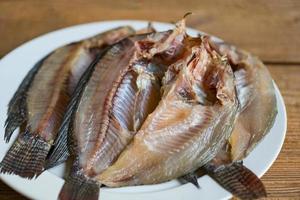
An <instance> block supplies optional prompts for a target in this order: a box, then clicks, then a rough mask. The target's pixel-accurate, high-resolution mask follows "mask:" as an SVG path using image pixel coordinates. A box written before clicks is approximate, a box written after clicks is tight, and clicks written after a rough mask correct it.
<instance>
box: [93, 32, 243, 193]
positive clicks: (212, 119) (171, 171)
mask: <svg viewBox="0 0 300 200" xmlns="http://www.w3.org/2000/svg"><path fill="white" fill-rule="evenodd" d="M168 84H171V86H169V87H167V88H168V89H167V90H166V91H164V94H163V98H162V99H161V101H160V102H159V104H158V106H157V107H156V109H155V110H154V112H153V113H151V114H150V115H149V116H148V117H147V118H146V120H145V122H144V123H143V125H142V127H141V129H140V130H139V131H138V132H137V134H136V135H135V136H134V139H133V141H132V142H131V144H129V145H128V146H127V147H126V149H125V150H124V151H123V152H122V153H121V155H120V156H119V158H118V159H117V161H116V162H115V163H114V164H113V165H112V166H110V167H109V168H107V169H106V170H105V171H104V172H103V173H101V174H100V175H99V176H98V177H97V179H98V180H99V181H100V182H101V183H102V184H105V185H106V186H109V187H121V186H129V185H141V184H156V183H161V182H165V181H168V180H171V179H174V178H178V177H180V176H182V175H184V174H186V173H189V172H191V171H193V170H195V169H197V168H198V167H200V166H202V165H204V164H206V163H207V162H208V161H209V160H210V159H212V158H213V157H214V156H215V155H216V153H217V152H218V150H219V149H220V148H221V147H222V146H223V145H224V143H225V141H226V139H228V137H229V136H230V133H231V131H232V128H233V122H234V120H235V116H236V112H237V109H238V101H237V98H236V94H235V88H234V77H233V72H232V70H231V67H230V66H229V64H228V62H227V59H226V57H221V56H220V55H219V54H217V52H215V51H213V50H212V49H211V48H210V46H209V43H208V41H207V39H205V38H203V39H202V42H201V44H200V46H197V45H196V46H194V47H193V48H192V53H191V54H190V56H187V57H186V60H185V64H184V65H183V67H182V69H181V70H180V71H179V73H178V75H177V76H176V78H175V79H173V81H169V82H168Z"/></svg>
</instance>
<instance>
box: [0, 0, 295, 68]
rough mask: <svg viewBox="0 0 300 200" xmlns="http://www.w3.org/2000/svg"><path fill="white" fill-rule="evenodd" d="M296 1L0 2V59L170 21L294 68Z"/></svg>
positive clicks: (82, 0)
mask: <svg viewBox="0 0 300 200" xmlns="http://www.w3.org/2000/svg"><path fill="white" fill-rule="evenodd" d="M299 10H300V1H298V0H285V1H279V0H275V1H272V2H270V1H268V0H252V1H247V0H242V1H240V0H233V1H230V3H229V1H224V0H216V1H211V0H202V1H198V0H177V1H163V0H151V1H146V0H129V1H118V0H115V1H112V0H111V1H104V0H89V1H87V0H74V1H72V2H70V1H68V0H52V1H36V0H26V1H25V0H24V1H18V0H1V2H0V35H1V38H2V39H5V42H1V45H0V55H2V56H3V55H4V54H6V53H8V52H9V51H10V50H12V49H13V48H15V47H17V46H18V45H20V44H21V43H23V42H25V41H28V40H29V39H32V38H34V37H36V36H38V35H41V34H43V33H47V32H49V31H52V30H56V29H59V28H63V27H66V26H70V25H75V24H80V23H86V22H92V21H101V20H113V19H142V20H156V21H165V22H170V21H176V20H178V19H180V18H181V17H182V16H183V15H184V14H185V13H186V12H189V11H191V12H193V13H194V15H193V16H191V17H190V19H189V21H188V25H189V26H191V27H194V28H197V29H200V30H202V31H205V32H208V33H211V34H214V35H216V36H219V37H221V38H223V39H225V40H226V41H228V42H232V43H234V44H237V45H238V46H240V47H242V48H245V49H247V50H249V51H251V52H253V53H254V54H256V55H258V56H259V57H260V58H262V59H263V60H264V61H268V62H277V61H280V62H296V63H299V62H300V52H299V49H298V48H299V46H300V40H299V35H300V28H299V27H300V12H299Z"/></svg>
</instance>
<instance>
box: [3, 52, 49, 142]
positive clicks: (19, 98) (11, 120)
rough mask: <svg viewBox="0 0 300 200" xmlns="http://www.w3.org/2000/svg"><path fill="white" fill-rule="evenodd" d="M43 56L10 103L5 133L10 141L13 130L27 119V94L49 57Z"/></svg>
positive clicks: (6, 138) (5, 137)
mask: <svg viewBox="0 0 300 200" xmlns="http://www.w3.org/2000/svg"><path fill="white" fill-rule="evenodd" d="M47 57H48V56H46V57H45V58H43V59H42V60H40V61H39V62H37V63H36V64H35V65H34V66H33V68H32V69H31V70H30V71H29V72H28V74H27V75H26V76H25V78H24V79H23V81H22V83H21V84H20V86H19V88H18V89H17V91H16V92H15V94H14V96H13V97H12V99H11V100H10V102H9V104H8V111H7V119H6V121H5V135H4V139H5V141H6V142H9V140H10V138H11V136H12V134H13V132H14V131H15V129H16V128H18V127H20V126H21V125H22V124H23V123H24V122H26V119H27V107H26V103H27V102H26V101H27V98H26V95H27V91H28V89H29V88H30V85H31V83H32V81H33V79H34V76H35V75H36V73H37V72H38V70H39V69H40V67H41V66H42V64H43V61H44V60H45V59H46V58H47Z"/></svg>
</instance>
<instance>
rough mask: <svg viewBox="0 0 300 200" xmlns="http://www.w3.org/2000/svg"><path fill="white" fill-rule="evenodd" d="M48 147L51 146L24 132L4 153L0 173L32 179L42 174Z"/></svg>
mask: <svg viewBox="0 0 300 200" xmlns="http://www.w3.org/2000/svg"><path fill="white" fill-rule="evenodd" d="M50 147H51V144H49V143H47V142H46V141H44V140H43V139H42V138H40V137H38V136H35V135H33V134H31V133H30V132H28V131H26V132H25V133H22V134H20V135H19V136H18V138H17V140H16V141H15V142H14V144H13V145H12V146H11V148H10V149H9V151H8V152H7V153H6V155H5V157H4V158H3V160H2V162H1V163H0V172H1V173H8V174H16V175H19V176H21V177H24V178H29V179H31V178H34V177H35V176H38V175H40V174H41V173H42V172H43V170H44V163H45V159H46V156H47V154H48V152H49V150H50Z"/></svg>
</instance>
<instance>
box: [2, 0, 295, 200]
mask: <svg viewBox="0 0 300 200" xmlns="http://www.w3.org/2000/svg"><path fill="white" fill-rule="evenodd" d="M190 11H191V12H193V13H194V15H193V16H191V17H190V18H189V20H188V26H190V27H193V28H196V29H199V30H202V31H205V32H207V33H211V34H214V35H216V36H218V37H220V38H222V39H224V40H226V41H228V42H231V43H233V44H235V45H237V46H239V47H241V48H244V49H246V50H248V51H250V52H252V53H253V54H255V55H258V56H259V57H260V58H261V59H262V60H263V61H264V62H265V63H266V64H267V66H268V68H269V70H270V72H271V74H272V76H273V78H274V80H275V82H276V83H277V85H278V86H279V89H280V91H281V93H282V95H283V97H284V100H285V104H286V107H287V115H288V131H287V135H286V140H285V143H284V146H283V149H282V151H281V153H280V155H279V157H278V159H277V160H276V162H275V163H274V164H273V165H272V167H271V168H270V169H269V171H268V172H267V173H266V174H265V175H264V176H263V178H262V181H263V182H264V184H265V186H266V188H267V191H268V198H267V199H274V200H275V199H300V83H299V79H300V1H299V0H285V1H283V0H281V1H279V0H275V1H267V0H263V1H258V0H254V1H253V0H252V1H247V0H242V1H237V0H234V1H224V0H217V1H212V0H202V1H198V0H177V1H170V0H168V1H163V0H159V1H157V0H152V1H144V0H134V1H132V0H131V1H117V0H115V1H112V0H110V1H103V0H101V1H100V0H89V1H88V0H81V1H79V0H73V1H66V0H56V1H54V0H53V1H35V0H23V1H22V0H0V38H1V42H0V57H1V56H4V55H5V54H7V53H8V52H9V51H11V50H13V49H14V48H15V47H17V46H19V45H20V44H22V43H24V42H26V41H28V40H30V39H32V38H34V37H36V36H39V35H41V34H44V33H47V32H49V31H53V30H56V29H59V28H63V27H67V26H71V25H76V24H80V23H87V22H93V21H102V20H115V19H141V20H153V21H164V22H174V21H176V20H178V19H180V18H181V17H182V16H183V15H184V14H185V13H187V12H190ZM14 67H22V66H14ZM16 70H17V69H16ZM0 92H1V91H0ZM33 189H34V188H33ZM0 199H1V200H8V199H14V200H18V199H26V198H24V197H23V196H22V195H20V194H18V193H17V192H15V191H13V190H12V189H10V188H9V187H8V186H6V185H5V184H4V183H3V182H1V181H0ZM199 199H201V197H199Z"/></svg>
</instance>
